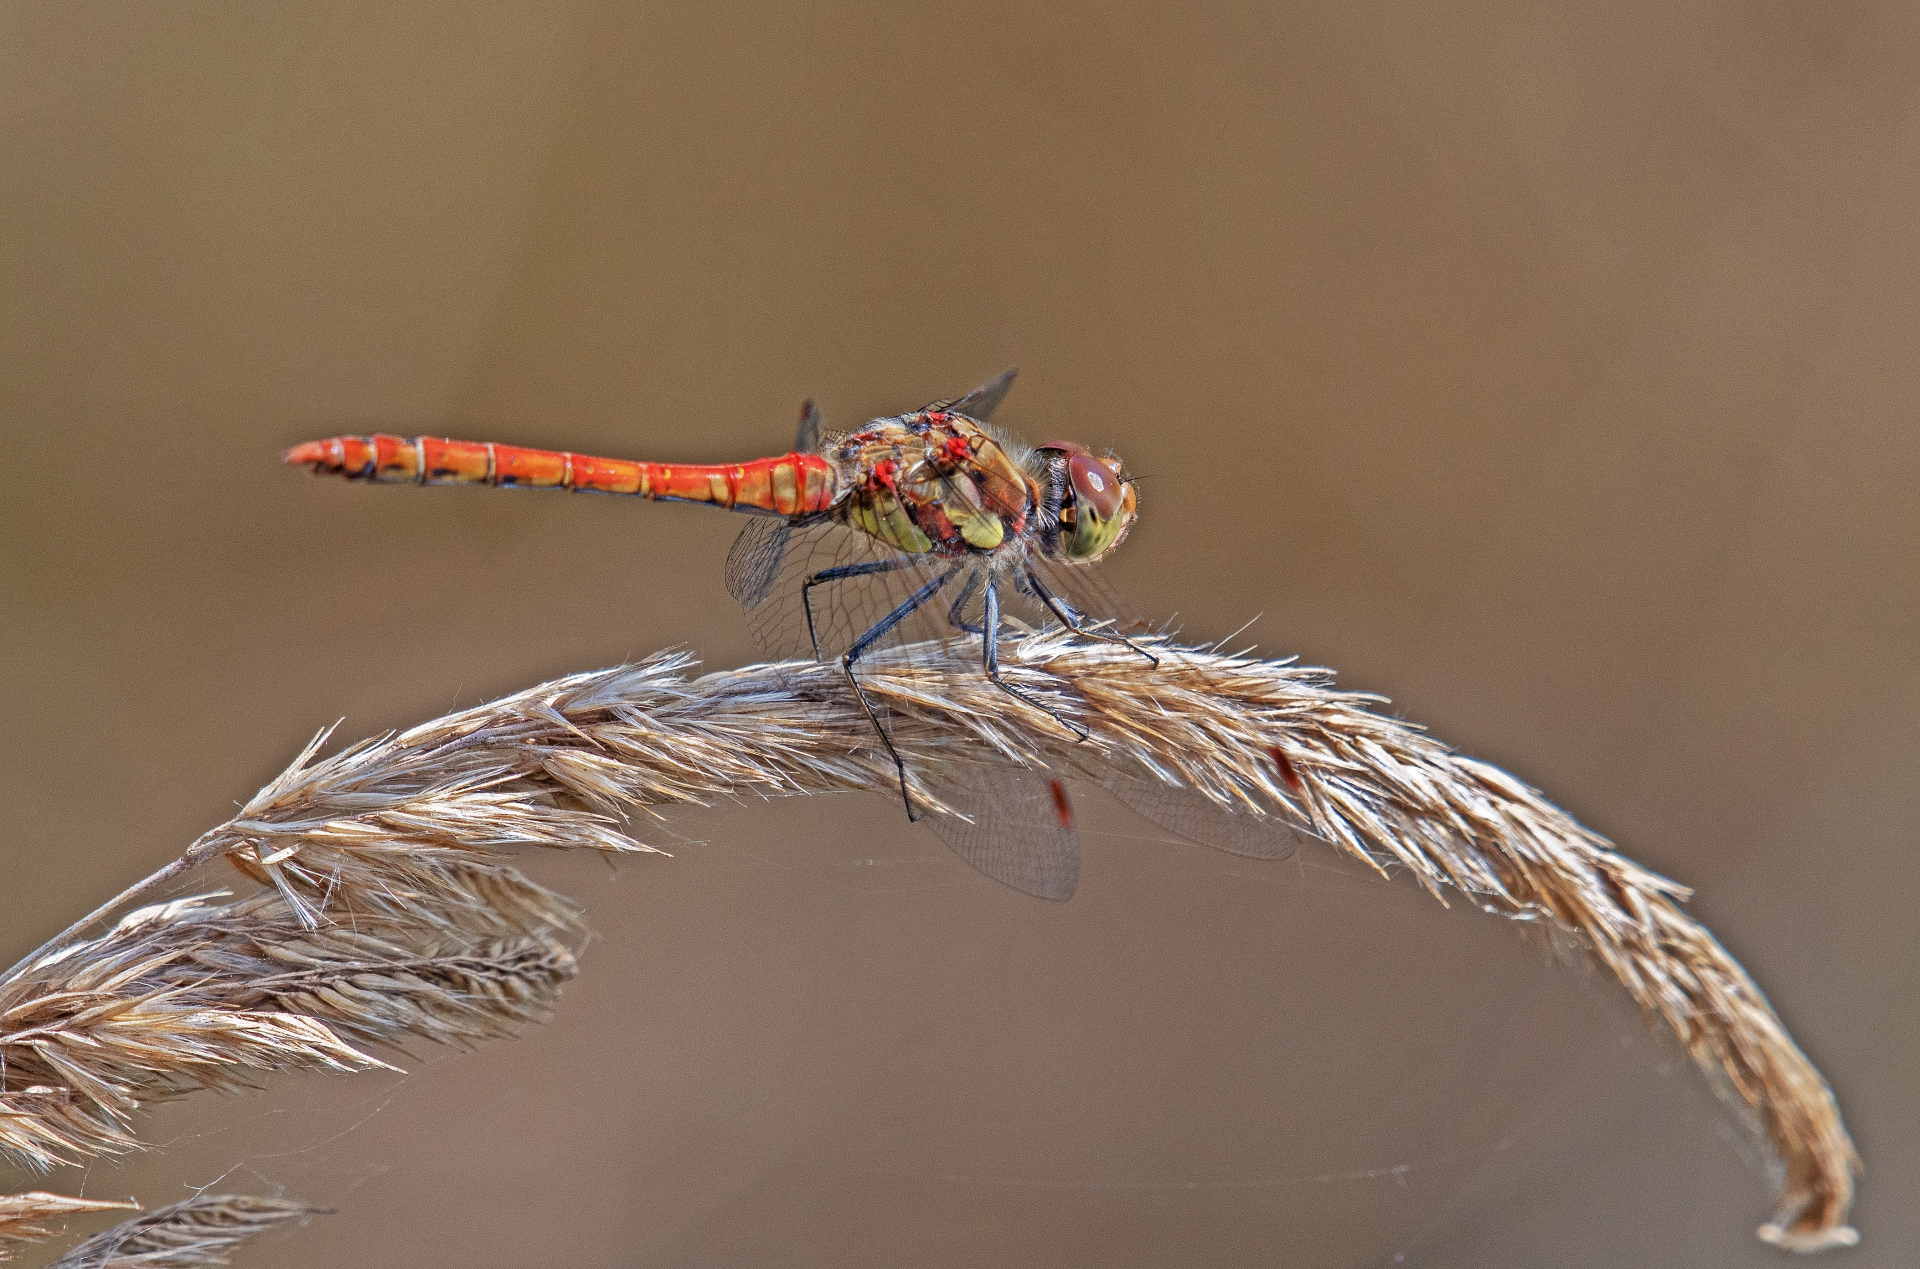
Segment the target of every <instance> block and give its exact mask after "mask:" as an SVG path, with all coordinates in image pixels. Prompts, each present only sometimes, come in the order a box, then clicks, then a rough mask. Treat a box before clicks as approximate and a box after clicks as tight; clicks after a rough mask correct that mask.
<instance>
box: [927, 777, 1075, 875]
mask: <svg viewBox="0 0 1920 1269" xmlns="http://www.w3.org/2000/svg"><path fill="white" fill-rule="evenodd" d="M929 784H931V785H932V786H933V790H934V792H935V794H936V795H937V796H938V797H939V798H940V800H941V801H942V802H944V803H946V804H947V805H948V806H950V807H952V808H953V809H954V810H956V811H959V812H960V813H961V814H963V815H965V816H967V817H968V819H970V820H971V821H972V822H971V823H968V822H967V820H962V819H957V818H955V817H954V816H951V815H929V816H927V818H926V820H925V821H924V822H925V823H926V824H927V825H928V826H929V827H931V828H932V829H933V831H934V832H936V833H938V834H939V835H940V837H941V838H942V840H944V841H945V842H946V843H947V845H948V846H950V847H952V848H953V853H954V854H956V855H958V856H960V858H962V859H964V860H966V861H967V862H968V863H969V864H972V865H973V866H974V867H975V868H978V869H979V870H980V871H981V872H983V873H985V874H987V876H989V877H992V878H993V879H994V880H995V881H998V882H1001V883H1003V884H1005V885H1009V886H1012V887H1013V888H1014V889H1015V890H1019V891H1022V892H1024V893H1026V894H1030V895H1034V896H1035V897H1037V898H1041V899H1051V900H1053V901H1055V902H1060V901H1062V900H1065V899H1068V898H1071V897H1072V895H1073V892H1074V888H1075V887H1076V886H1078V885H1079V884H1080V836H1079V834H1078V833H1077V832H1076V831H1075V830H1074V826H1073V806H1072V803H1071V802H1069V801H1068V799H1067V791H1066V785H1065V783H1064V782H1063V781H1061V780H1060V779H1059V778H1058V777H1055V776H1050V775H1048V774H1047V773H1046V772H1044V771H1030V770H1027V769H1026V768H1024V767H1015V766H1005V767H988V766H980V767H967V768H962V769H959V770H957V771H955V770H951V769H950V770H948V771H945V772H942V773H941V774H940V775H938V776H936V777H935V778H934V779H932V780H930V781H929Z"/></svg>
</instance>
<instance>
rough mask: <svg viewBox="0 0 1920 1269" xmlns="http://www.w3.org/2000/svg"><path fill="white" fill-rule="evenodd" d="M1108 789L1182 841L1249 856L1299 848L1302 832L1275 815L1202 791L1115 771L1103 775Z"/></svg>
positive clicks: (1280, 855)
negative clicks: (1112, 774)
mask: <svg viewBox="0 0 1920 1269" xmlns="http://www.w3.org/2000/svg"><path fill="white" fill-rule="evenodd" d="M1102 783H1103V784H1105V785H1106V787H1107V790H1108V792H1110V793H1112V794H1113V796H1114V797H1116V798H1119V799H1120V802H1121V804H1122V805H1124V806H1125V807H1126V808H1127V809H1128V810H1130V811H1132V812H1133V813H1134V814H1135V815H1138V816H1139V817H1140V818H1141V819H1143V820H1147V821H1149V822H1151V823H1154V824H1157V825H1159V826H1160V827H1161V828H1164V829H1165V830H1167V832H1169V833H1172V834H1173V835H1174V836H1175V837H1178V838H1180V839H1181V840H1183V841H1188V842H1192V843H1194V844H1195V845H1196V846H1211V847H1213V848H1214V849H1215V850H1224V851H1226V852H1227V853H1228V854H1229V855H1242V856H1245V857H1246V858H1248V859H1286V858H1287V857H1288V856H1290V855H1292V854H1293V852H1294V851H1295V850H1297V849H1299V846H1300V841H1301V838H1302V836H1303V834H1302V833H1301V832H1300V831H1299V830H1297V829H1294V828H1292V827H1291V826H1289V825H1288V824H1287V823H1286V822H1285V821H1284V820H1282V819H1280V818H1279V817H1278V816H1275V815H1256V814H1254V813H1253V812H1252V811H1251V810H1248V809H1245V808H1234V807H1229V806H1224V805H1222V804H1221V803H1219V802H1216V801H1214V800H1213V799H1212V798H1210V797H1208V796H1207V795H1206V794H1204V793H1198V792H1195V791H1194V790H1192V789H1180V788H1175V787H1174V786H1173V785H1170V784H1158V783H1154V782H1152V781H1148V780H1134V779H1131V778H1129V777H1126V776H1115V777H1113V778H1111V779H1108V780H1104V781H1102Z"/></svg>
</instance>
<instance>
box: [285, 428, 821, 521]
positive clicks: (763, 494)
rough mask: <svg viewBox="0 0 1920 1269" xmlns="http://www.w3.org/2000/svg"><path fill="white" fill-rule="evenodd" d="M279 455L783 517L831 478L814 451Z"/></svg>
mask: <svg viewBox="0 0 1920 1269" xmlns="http://www.w3.org/2000/svg"><path fill="white" fill-rule="evenodd" d="M286 457H287V462H289V463H291V464H293V465H295V466H298V467H306V468H308V469H309V470H311V471H315V472H328V473H331V474H333V475H337V476H345V477H347V478H348V479H349V480H373V481H381V482H388V483H396V484H398V483H411V484H420V485H500V486H509V487H513V488H521V489H571V490H575V491H578V492H589V493H610V494H627V495H630V496H633V497H638V498H676V499H681V500H683V501H686V502H710V503H713V504H714V505H716V506H721V507H751V508H754V509H756V510H760V511H772V512H776V513H778V514H780V515H784V516H794V515H811V514H813V513H815V512H819V511H825V510H826V509H827V508H828V507H831V506H832V505H833V503H834V500H835V496H836V495H837V493H838V484H839V481H838V476H837V472H836V471H835V469H834V467H833V465H832V464H831V463H829V462H828V461H827V460H826V459H824V458H822V457H820V455H818V454H782V455H780V456H779V457H778V458H756V459H754V460H753V461H752V462H747V463H639V462H632V461H630V460H627V459H624V458H594V457H592V456H591V455H587V454H574V453H570V452H568V451H565V450H551V449H527V448H526V447H524V446H520V445H496V444H494V443H493V442H492V441H449V440H442V439H440V438H439V437H434V436H416V437H399V436H335V437H332V438H330V439H328V440H324V441H308V442H306V443H305V444H302V445H296V446H294V447H293V448H292V449H290V450H288V451H287V456H286Z"/></svg>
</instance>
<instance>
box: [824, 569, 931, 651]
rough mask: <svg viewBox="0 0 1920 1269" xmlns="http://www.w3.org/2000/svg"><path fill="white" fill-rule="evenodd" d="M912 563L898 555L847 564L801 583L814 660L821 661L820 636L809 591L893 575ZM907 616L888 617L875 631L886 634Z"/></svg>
mask: <svg viewBox="0 0 1920 1269" xmlns="http://www.w3.org/2000/svg"><path fill="white" fill-rule="evenodd" d="M911 563H912V561H911V560H909V559H907V558H906V557H905V556H902V555H896V556H893V557H891V558H889V559H884V560H871V561H869V562H867V563H865V564H847V565H844V566H842V567H840V568H828V569H822V570H821V571H820V572H818V573H815V574H814V575H813V576H812V577H809V578H808V579H807V580H806V581H804V582H802V583H800V606H801V607H802V608H803V609H805V610H806V613H807V638H808V639H810V640H812V641H813V659H814V660H816V661H818V660H819V659H820V636H819V635H818V634H816V633H814V629H813V598H812V596H810V595H808V594H807V592H808V591H810V590H812V589H813V588H814V587H815V586H818V585H820V584H821V583H822V582H841V581H845V580H846V579H847V578H849V577H865V576H867V575H868V574H871V573H891V572H894V571H896V570H898V569H903V568H905V567H907V566H908V565H909V564H911ZM922 602H924V601H922ZM914 607H915V608H917V607H919V604H915V605H914ZM912 611H913V608H909V609H907V612H912ZM906 615H907V614H906V613H901V614H899V615H898V616H894V617H888V618H887V619H886V620H885V621H883V622H881V623H880V625H878V626H875V627H874V630H878V631H880V632H881V633H882V634H885V633H886V632H887V631H888V630H891V629H893V627H894V626H897V625H899V624H900V623H901V622H902V621H904V620H905V619H906ZM867 633H868V634H872V633H873V631H872V630H870V631H868V632H867ZM862 646H864V645H862Z"/></svg>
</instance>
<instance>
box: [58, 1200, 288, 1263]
mask: <svg viewBox="0 0 1920 1269" xmlns="http://www.w3.org/2000/svg"><path fill="white" fill-rule="evenodd" d="M324 1211H325V1209H323V1208H318V1207H308V1206H307V1205H306V1204H305V1203H293V1202H289V1201H287V1200H286V1199H270V1198H254V1197H252V1196H250V1195H246V1194H202V1195H200V1196H198V1197H196V1198H190V1199H187V1200H186V1201H185V1202H182V1203H174V1204H172V1205H171V1206H168V1207H161V1208H155V1209H154V1210H153V1211H151V1212H147V1213H145V1214H143V1215H140V1216H136V1217H134V1218H133V1219H132V1220H128V1221H122V1222H121V1223H120V1224H118V1225H115V1226H114V1227H113V1228H112V1229H109V1230H107V1231H106V1232H105V1233H102V1234H95V1235H94V1236H93V1237H92V1238H89V1239H87V1241H85V1242H83V1243H81V1244H80V1245H79V1246H77V1247H75V1248H74V1249H73V1250H72V1251H69V1252H68V1253H67V1254H66V1255H64V1256H62V1257H60V1259H58V1260H56V1261H54V1262H53V1263H52V1264H51V1265H48V1266H47V1269H200V1267H201V1266H204V1265H224V1264H231V1263H232V1262H231V1261H230V1260H229V1259H228V1258H227V1253H228V1252H230V1251H232V1250H233V1249H234V1248H235V1247H237V1246H239V1245H240V1244H241V1243H243V1242H246V1241H247V1240H248V1239H250V1238H257V1237H259V1236H260V1235H261V1234H264V1233H266V1232H268V1231H269V1230H273V1229H278V1228H279V1227H280V1226H282V1225H285V1224H287V1223H289V1222H291V1221H296V1220H304V1219H305V1218H306V1217H309V1216H318V1215H322V1214H324Z"/></svg>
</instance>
